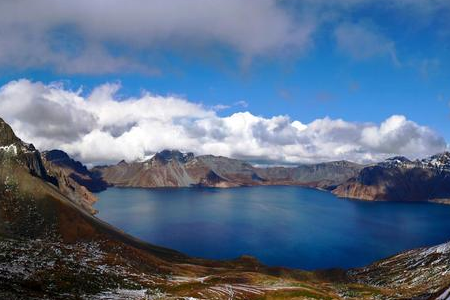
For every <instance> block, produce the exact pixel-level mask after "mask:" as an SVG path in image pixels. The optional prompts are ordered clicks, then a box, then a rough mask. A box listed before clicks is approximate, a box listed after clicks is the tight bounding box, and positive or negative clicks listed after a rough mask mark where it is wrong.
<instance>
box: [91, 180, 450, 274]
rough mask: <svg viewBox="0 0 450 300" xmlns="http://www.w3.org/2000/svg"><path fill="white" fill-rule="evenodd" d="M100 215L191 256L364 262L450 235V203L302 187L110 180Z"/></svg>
mask: <svg viewBox="0 0 450 300" xmlns="http://www.w3.org/2000/svg"><path fill="white" fill-rule="evenodd" d="M98 196H99V198H100V201H99V202H97V204H96V206H95V207H96V208H97V209H98V210H99V211H100V212H99V214H98V217H99V218H101V219H103V220H105V221H107V222H109V223H110V224H113V225H115V226H116V227H119V228H121V229H122V230H124V231H126V232H128V233H130V234H132V235H134V236H137V237H139V238H141V239H143V240H145V241H148V242H150V243H153V244H157V245H161V246H166V247H169V248H172V249H176V250H179V251H182V252H184V253H186V254H189V255H191V256H198V257H205V258H214V259H230V258H235V257H238V256H240V255H243V254H248V255H252V256H255V257H257V258H258V259H260V260H261V261H262V262H264V263H266V264H268V265H278V266H286V267H295V268H302V269H319V268H331V267H341V268H349V267H357V266H363V265H365V264H368V263H371V262H373V261H375V260H377V259H380V258H384V257H387V256H390V255H392V254H395V253H397V252H399V251H403V250H406V249H411V248H415V247H420V246H427V245H433V244H438V243H441V242H445V241H447V240H450V205H439V204H431V203H398V202H363V201H351V200H344V199H338V198H336V197H335V196H333V195H332V194H330V193H328V192H323V191H317V190H313V189H307V188H301V187H278V186H272V187H248V188H232V189H208V188H206V189H200V188H199V189H197V188H181V189H154V190H148V189H135V188H126V189H125V188H109V189H108V190H106V191H104V192H102V193H99V194H98Z"/></svg>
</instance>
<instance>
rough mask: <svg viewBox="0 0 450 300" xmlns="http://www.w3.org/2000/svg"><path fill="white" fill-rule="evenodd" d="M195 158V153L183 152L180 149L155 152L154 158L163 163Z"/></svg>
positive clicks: (183, 161)
mask: <svg viewBox="0 0 450 300" xmlns="http://www.w3.org/2000/svg"><path fill="white" fill-rule="evenodd" d="M193 158H194V153H192V152H187V153H183V152H181V151H179V150H167V149H166V150H163V151H161V152H158V153H156V154H155V156H154V157H153V158H152V159H155V160H158V161H160V162H162V163H168V162H170V161H172V160H176V161H178V162H181V163H186V162H188V161H190V160H192V159H193Z"/></svg>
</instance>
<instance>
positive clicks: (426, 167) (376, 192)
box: [333, 152, 450, 203]
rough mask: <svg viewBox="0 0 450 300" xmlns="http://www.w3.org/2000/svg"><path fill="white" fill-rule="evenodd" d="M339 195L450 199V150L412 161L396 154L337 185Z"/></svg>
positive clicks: (437, 200) (394, 199)
mask: <svg viewBox="0 0 450 300" xmlns="http://www.w3.org/2000/svg"><path fill="white" fill-rule="evenodd" d="M333 193H334V194H336V195H337V196H340V197H345V198H356V199H363V200H387V201H435V202H443V203H445V202H448V201H450V153H449V152H444V153H441V154H437V155H433V156H431V157H428V158H425V159H421V160H415V161H411V160H409V159H407V158H405V157H393V158H390V159H387V160H386V161H384V162H381V163H378V164H375V165H371V166H367V167H365V168H363V169H362V170H361V171H360V172H359V174H358V175H357V176H355V177H353V178H350V179H349V180H348V181H346V182H344V183H343V184H341V185H339V186H337V188H336V189H334V190H333Z"/></svg>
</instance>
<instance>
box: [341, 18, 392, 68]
mask: <svg viewBox="0 0 450 300" xmlns="http://www.w3.org/2000/svg"><path fill="white" fill-rule="evenodd" d="M335 37H336V42H337V46H338V49H339V50H340V51H342V52H343V53H346V54H348V55H350V56H351V57H353V58H355V59H358V60H361V59H367V58H371V57H374V56H388V57H390V58H391V59H392V62H393V63H394V64H395V65H400V62H399V60H398V58H397V54H396V50H395V44H394V42H393V41H391V40H390V39H388V38H386V37H385V36H384V35H383V34H381V33H380V32H378V31H376V30H375V29H373V28H370V27H368V26H365V25H362V24H352V23H344V24H341V25H339V26H338V27H337V28H336V30H335Z"/></svg>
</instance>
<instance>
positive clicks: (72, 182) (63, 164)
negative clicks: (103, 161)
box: [42, 150, 107, 214]
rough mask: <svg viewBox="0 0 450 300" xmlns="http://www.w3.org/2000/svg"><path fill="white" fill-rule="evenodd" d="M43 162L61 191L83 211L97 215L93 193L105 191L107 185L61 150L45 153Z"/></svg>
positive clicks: (95, 198) (95, 199)
mask: <svg viewBox="0 0 450 300" xmlns="http://www.w3.org/2000/svg"><path fill="white" fill-rule="evenodd" d="M42 160H43V163H44V165H45V168H46V169H47V172H48V173H49V174H51V175H52V176H53V177H54V178H55V179H56V181H57V186H58V188H59V190H60V191H61V192H62V193H63V194H64V195H66V196H67V197H69V198H70V199H72V201H73V202H75V203H77V204H78V205H79V206H81V207H82V208H83V209H85V210H86V211H88V212H89V213H91V214H95V213H96V210H95V209H94V208H93V207H92V205H93V204H94V203H95V202H96V201H97V200H98V199H97V197H96V196H95V195H94V194H93V192H99V191H102V190H105V189H106V187H107V184H106V183H105V182H104V181H103V180H101V179H100V178H97V177H96V175H95V174H93V173H92V172H90V171H89V170H88V169H87V168H86V166H84V165H83V164H82V163H80V162H78V161H75V160H73V159H72V158H70V157H69V155H67V154H66V153H65V152H63V151H61V150H51V151H45V152H43V153H42Z"/></svg>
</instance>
